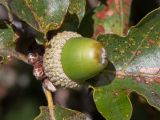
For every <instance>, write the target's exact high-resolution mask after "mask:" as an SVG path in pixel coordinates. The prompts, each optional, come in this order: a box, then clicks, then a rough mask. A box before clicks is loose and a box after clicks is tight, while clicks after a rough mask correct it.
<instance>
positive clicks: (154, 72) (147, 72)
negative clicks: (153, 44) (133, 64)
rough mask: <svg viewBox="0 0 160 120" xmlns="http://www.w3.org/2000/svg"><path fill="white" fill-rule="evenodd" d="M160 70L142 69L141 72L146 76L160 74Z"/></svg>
mask: <svg viewBox="0 0 160 120" xmlns="http://www.w3.org/2000/svg"><path fill="white" fill-rule="evenodd" d="M159 71H160V68H158V67H157V68H141V69H140V72H141V73H145V74H158V72H159Z"/></svg>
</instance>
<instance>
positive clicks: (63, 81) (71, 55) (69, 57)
mask: <svg viewBox="0 0 160 120" xmlns="http://www.w3.org/2000/svg"><path fill="white" fill-rule="evenodd" d="M107 63H108V61H107V54H106V50H105V48H104V47H103V45H102V44H101V43H100V42H98V41H96V40H92V39H90V38H85V37H82V36H81V35H79V34H77V33H75V32H69V31H64V32H62V33H58V34H57V35H56V36H54V37H53V38H52V39H51V41H49V43H48V45H47V47H46V49H45V54H44V57H43V66H44V71H45V74H46V75H47V77H48V78H49V79H50V81H51V82H52V83H53V85H55V86H61V87H67V88H74V87H79V86H80V84H83V83H84V82H85V81H86V80H88V79H90V78H92V77H94V76H95V75H97V74H98V73H99V72H101V71H102V70H103V69H104V68H105V67H106V65H107Z"/></svg>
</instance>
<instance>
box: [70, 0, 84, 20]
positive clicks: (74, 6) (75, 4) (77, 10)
mask: <svg viewBox="0 0 160 120" xmlns="http://www.w3.org/2000/svg"><path fill="white" fill-rule="evenodd" d="M85 7H86V0H81V1H79V0H70V5H69V8H68V12H69V13H70V14H76V15H77V17H78V19H79V22H81V20H82V18H83V16H84V14H85Z"/></svg>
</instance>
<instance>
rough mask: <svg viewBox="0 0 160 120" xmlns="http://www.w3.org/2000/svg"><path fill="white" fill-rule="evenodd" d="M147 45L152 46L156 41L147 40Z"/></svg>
mask: <svg viewBox="0 0 160 120" xmlns="http://www.w3.org/2000/svg"><path fill="white" fill-rule="evenodd" d="M148 43H149V44H150V45H154V44H156V41H155V40H153V39H149V40H148Z"/></svg>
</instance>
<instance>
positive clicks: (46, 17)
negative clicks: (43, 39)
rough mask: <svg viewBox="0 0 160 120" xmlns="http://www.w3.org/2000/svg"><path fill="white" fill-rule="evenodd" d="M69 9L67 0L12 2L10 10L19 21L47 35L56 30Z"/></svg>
mask: <svg viewBox="0 0 160 120" xmlns="http://www.w3.org/2000/svg"><path fill="white" fill-rule="evenodd" d="M68 7H69V0H54V1H53V0H12V1H11V3H10V8H11V10H12V11H13V12H14V14H16V15H17V16H18V17H19V18H20V19H21V20H23V21H25V22H27V23H28V24H29V25H31V26H32V27H33V28H35V29H36V30H38V31H40V32H43V33H47V32H48V31H49V30H55V29H58V28H59V27H60V26H61V25H62V23H63V20H64V17H65V15H66V13H67V10H68Z"/></svg>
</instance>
